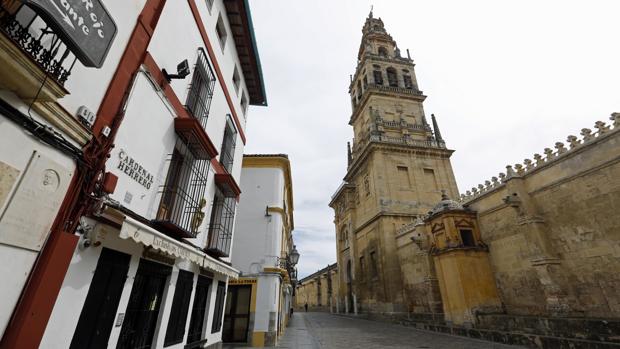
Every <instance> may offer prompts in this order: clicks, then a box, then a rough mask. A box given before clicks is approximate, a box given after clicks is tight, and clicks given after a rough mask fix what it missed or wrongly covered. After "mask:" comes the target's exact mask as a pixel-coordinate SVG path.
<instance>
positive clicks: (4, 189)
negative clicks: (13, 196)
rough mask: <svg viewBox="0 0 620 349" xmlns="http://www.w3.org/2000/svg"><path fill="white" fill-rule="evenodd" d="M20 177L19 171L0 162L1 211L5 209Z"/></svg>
mask: <svg viewBox="0 0 620 349" xmlns="http://www.w3.org/2000/svg"><path fill="white" fill-rule="evenodd" d="M18 176H19V170H18V169H16V168H14V167H12V166H10V165H8V164H6V163H4V162H2V161H0V210H1V209H2V207H4V204H5V203H6V200H7V199H8V197H9V193H10V192H11V189H12V188H13V185H14V184H15V181H17V177H18Z"/></svg>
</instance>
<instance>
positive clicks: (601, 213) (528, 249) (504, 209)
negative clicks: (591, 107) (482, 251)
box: [461, 113, 620, 318]
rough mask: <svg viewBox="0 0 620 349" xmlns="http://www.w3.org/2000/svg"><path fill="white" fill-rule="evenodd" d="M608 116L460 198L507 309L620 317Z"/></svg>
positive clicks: (616, 161) (617, 216) (617, 119)
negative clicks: (474, 219) (473, 216)
mask: <svg viewBox="0 0 620 349" xmlns="http://www.w3.org/2000/svg"><path fill="white" fill-rule="evenodd" d="M611 119H612V121H613V123H614V125H612V126H607V125H605V123H603V122H597V123H596V125H595V127H596V129H597V130H596V132H592V131H591V130H589V129H583V130H582V131H581V135H582V139H579V138H577V137H575V136H569V137H568V142H569V144H570V145H569V147H568V148H566V147H565V146H564V145H563V144H562V143H560V142H558V143H556V145H555V149H556V150H555V151H553V150H551V149H549V148H547V149H545V151H544V154H545V155H544V156H542V155H539V154H535V155H534V160H533V161H532V160H528V159H526V160H525V161H524V164H517V165H514V166H508V167H507V172H506V174H503V173H502V174H500V176H499V177H500V178H501V181H500V180H499V179H498V178H493V179H492V181H487V182H486V184H485V185H480V186H478V188H472V190H471V191H468V192H467V193H466V194H465V195H463V196H462V198H461V200H462V203H463V204H465V205H467V206H468V207H469V208H471V209H472V210H475V211H477V212H478V219H479V224H480V230H481V232H482V238H483V239H484V241H485V242H486V243H487V244H488V245H489V250H490V259H491V264H492V267H493V269H494V273H495V278H496V282H497V286H498V288H499V290H500V293H501V298H502V301H503V303H504V305H505V307H506V311H507V312H508V313H510V314H520V315H570V316H585V317H612V318H618V317H620V274H619V273H618V271H620V213H619V212H620V132H619V131H620V127H619V126H620V115H619V114H617V113H614V114H613V116H612V118H611ZM558 313H559V314H558Z"/></svg>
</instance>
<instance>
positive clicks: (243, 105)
mask: <svg viewBox="0 0 620 349" xmlns="http://www.w3.org/2000/svg"><path fill="white" fill-rule="evenodd" d="M247 110H248V97H246V96H245V91H244V92H243V93H242V94H241V111H242V112H243V115H245V113H246V111H247Z"/></svg>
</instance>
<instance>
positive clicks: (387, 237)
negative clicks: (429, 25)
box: [330, 8, 459, 311]
mask: <svg viewBox="0 0 620 349" xmlns="http://www.w3.org/2000/svg"><path fill="white" fill-rule="evenodd" d="M349 94H350V96H351V107H352V113H351V116H350V118H349V125H351V126H352V127H353V134H354V138H353V140H352V142H351V145H350V148H348V150H347V153H348V154H347V157H348V166H347V174H346V175H345V177H344V184H343V185H342V186H341V187H340V188H339V189H338V191H337V192H336V193H335V194H334V196H333V197H332V201H331V203H330V206H331V207H332V208H334V211H335V224H336V232H337V245H338V247H337V249H338V250H337V252H338V263H339V267H340V270H342V271H343V273H341V287H340V292H341V296H342V301H343V302H345V303H347V304H345V305H346V307H344V306H343V308H346V309H349V310H351V309H358V308H360V307H362V308H363V307H367V308H368V309H366V310H369V309H370V310H376V311H401V310H403V311H404V310H406V309H407V308H408V307H411V306H413V305H412V304H417V303H420V302H418V301H415V300H414V298H415V297H417V296H416V295H414V294H408V293H407V291H406V290H407V289H408V288H407V287H408V286H407V285H404V284H403V280H402V276H401V275H402V274H401V270H400V264H401V263H400V261H399V256H398V251H397V249H398V248H397V238H398V232H399V230H400V228H402V227H403V226H405V225H408V224H413V223H414V222H415V221H416V219H417V218H419V217H421V216H422V215H424V214H426V213H427V212H428V211H429V210H430V209H431V208H432V207H433V206H434V205H435V203H436V202H437V201H439V200H440V199H441V190H445V191H446V192H447V194H448V195H449V196H452V197H457V196H458V194H459V193H458V189H457V186H456V181H455V178H454V174H453V171H452V166H451V164H450V156H451V154H452V152H453V151H452V150H449V149H448V148H447V147H446V144H445V141H444V139H443V138H442V136H441V133H440V132H439V127H438V123H437V120H436V118H435V117H434V116H433V117H432V126H431V125H430V124H429V123H428V122H427V118H426V116H425V113H424V107H423V102H424V100H425V99H426V96H425V95H424V94H423V93H422V91H421V90H420V88H419V85H418V81H417V78H416V75H415V64H414V62H413V60H412V59H411V57H410V55H409V50H407V55H406V57H403V56H402V55H401V51H400V49H399V47H398V45H397V43H396V41H395V40H394V39H393V38H392V36H391V35H390V34H389V33H388V32H387V30H386V29H385V26H384V23H383V20H381V18H375V17H374V15H373V11H372V8H371V11H370V13H369V14H368V17H367V18H366V21H365V23H364V26H363V28H362V40H361V43H360V47H359V50H358V55H357V67H356V69H355V73H354V74H353V76H352V78H351V82H350V85H349ZM433 131H434V132H433ZM403 290H405V291H403ZM345 299H346V301H345ZM415 306H418V305H415Z"/></svg>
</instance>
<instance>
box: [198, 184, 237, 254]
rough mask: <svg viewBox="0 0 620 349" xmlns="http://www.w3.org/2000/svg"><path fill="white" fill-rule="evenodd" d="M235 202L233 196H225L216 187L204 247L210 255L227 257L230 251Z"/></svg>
mask: <svg viewBox="0 0 620 349" xmlns="http://www.w3.org/2000/svg"><path fill="white" fill-rule="evenodd" d="M236 204H237V201H236V199H235V198H234V197H233V198H227V197H225V196H224V195H223V194H222V192H221V191H220V190H219V189H216V192H215V196H214V197H213V207H212V208H211V222H210V224H209V238H208V241H207V247H206V249H205V250H206V251H207V252H209V253H210V254H212V255H215V256H217V257H228V255H229V253H230V241H231V240H232V234H233V223H234V221H235V207H236Z"/></svg>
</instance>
